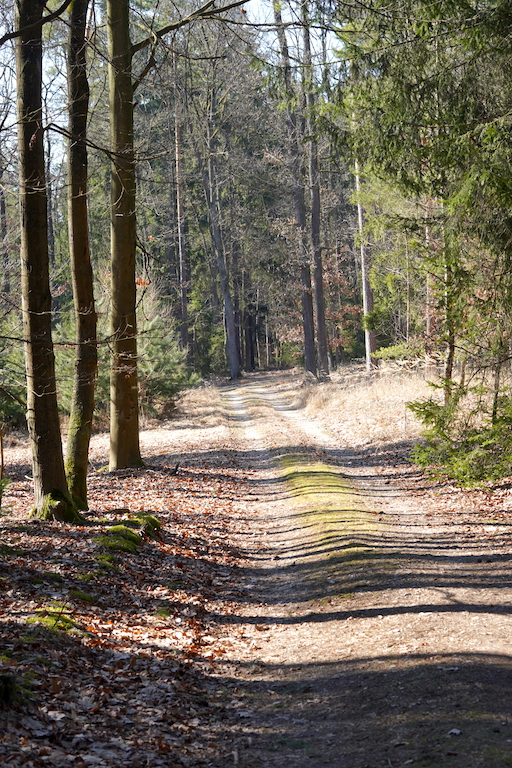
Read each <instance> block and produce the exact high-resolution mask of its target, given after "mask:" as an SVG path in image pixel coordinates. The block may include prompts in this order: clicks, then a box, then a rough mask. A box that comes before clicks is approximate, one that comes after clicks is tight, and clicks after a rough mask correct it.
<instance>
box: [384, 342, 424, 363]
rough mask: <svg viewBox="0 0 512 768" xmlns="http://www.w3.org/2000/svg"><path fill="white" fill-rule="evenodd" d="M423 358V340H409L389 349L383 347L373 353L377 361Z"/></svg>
mask: <svg viewBox="0 0 512 768" xmlns="http://www.w3.org/2000/svg"><path fill="white" fill-rule="evenodd" d="M424 356H425V342H424V341H423V339H410V340H409V341H403V342H402V343H401V344H394V345H393V346H391V347H383V348H382V349H379V350H378V351H377V352H376V353H375V357H376V358H377V359H378V360H418V359H420V358H422V357H424Z"/></svg>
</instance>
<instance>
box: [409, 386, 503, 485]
mask: <svg viewBox="0 0 512 768" xmlns="http://www.w3.org/2000/svg"><path fill="white" fill-rule="evenodd" d="M464 394H465V393H464ZM462 395H463V393H462V392H458V393H456V392H455V393H453V396H452V397H451V398H450V399H449V402H448V403H447V404H446V405H444V404H442V403H439V402H435V401H434V400H427V401H423V402H416V403H409V404H408V407H409V408H410V409H411V410H412V411H413V413H415V414H416V416H418V418H419V419H420V420H421V421H422V422H423V424H424V425H425V426H426V427H427V429H426V430H425V433H424V441H423V442H422V443H420V444H419V445H417V446H416V448H415V450H414V452H413V459H414V461H415V462H416V463H417V464H418V465H419V466H421V467H426V468H428V469H430V471H432V472H433V473H440V474H444V475H448V476H449V477H451V478H453V479H455V480H456V481H457V482H458V483H460V484H461V485H465V486H474V485H477V484H479V483H482V482H486V481H494V480H498V479H500V478H502V477H505V476H508V475H510V474H511V472H512V399H511V398H510V397H508V396H502V397H500V399H499V410H498V412H497V413H496V414H495V415H494V416H492V415H490V414H482V413H481V412H479V413H478V416H479V417H480V418H482V416H483V417H484V418H483V421H482V423H480V424H478V425H475V416H476V415H477V413H476V410H475V412H474V413H466V414H464V415H462V414H461V410H462ZM478 410H479V411H480V409H478Z"/></svg>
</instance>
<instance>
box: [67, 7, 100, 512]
mask: <svg viewBox="0 0 512 768" xmlns="http://www.w3.org/2000/svg"><path fill="white" fill-rule="evenodd" d="M88 6H89V0H74V2H73V4H72V6H71V12H70V19H69V49H68V87H69V134H70V140H69V152H68V163H69V171H68V172H69V187H68V189H69V192H68V195H69V197H68V210H69V252H70V259H71V269H72V275H73V297H74V304H75V324H76V359H75V380H74V387H73V401H72V405H71V415H70V420H69V429H68V439H67V450H66V462H65V468H66V476H67V480H68V485H69V490H70V493H71V496H72V498H73V500H74V501H75V503H76V505H77V506H78V508H79V509H87V508H88V504H87V466H88V455H89V442H90V439H91V431H92V420H93V414H94V390H95V382H96V376H97V370H98V350H97V341H96V334H97V331H96V310H95V305H94V289H93V273H92V266H91V254H90V248H89V224H88V212H87V145H86V137H87V115H88V111H89V84H88V82H87V72H86V55H85V54H86V33H85V30H86V20H87V9H88Z"/></svg>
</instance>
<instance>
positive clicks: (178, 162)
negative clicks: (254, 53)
mask: <svg viewBox="0 0 512 768" xmlns="http://www.w3.org/2000/svg"><path fill="white" fill-rule="evenodd" d="M173 72H174V156H175V167H176V219H177V235H178V259H179V284H180V336H181V346H182V348H183V349H186V350H187V356H188V357H190V353H189V349H188V346H189V343H188V295H187V293H188V292H187V284H188V280H187V278H188V274H187V273H188V269H187V261H186V253H185V212H184V208H183V170H182V154H183V152H182V148H181V113H180V94H179V89H178V68H177V65H176V53H174V54H173Z"/></svg>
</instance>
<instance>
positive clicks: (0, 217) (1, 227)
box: [0, 156, 11, 294]
mask: <svg viewBox="0 0 512 768" xmlns="http://www.w3.org/2000/svg"><path fill="white" fill-rule="evenodd" d="M1 160H2V157H1V156H0V161H1ZM4 172H5V169H4V168H3V167H1V168H0V238H1V243H2V245H1V248H0V250H1V253H2V265H3V271H4V274H3V283H2V291H3V292H4V293H6V294H9V293H10V292H11V279H10V278H11V275H10V273H11V265H10V263H9V249H8V247H7V208H6V205H5V188H4V185H3V183H2V179H3V175H4Z"/></svg>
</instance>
